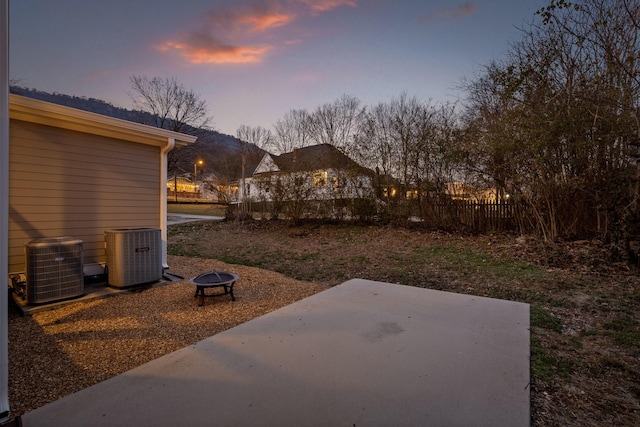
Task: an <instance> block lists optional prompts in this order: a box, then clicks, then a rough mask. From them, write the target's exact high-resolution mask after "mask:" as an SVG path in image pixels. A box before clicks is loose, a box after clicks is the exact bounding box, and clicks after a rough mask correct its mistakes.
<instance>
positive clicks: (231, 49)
mask: <svg viewBox="0 0 640 427" xmlns="http://www.w3.org/2000/svg"><path fill="white" fill-rule="evenodd" d="M160 50H161V51H169V50H176V51H178V52H180V54H181V55H182V56H184V57H185V58H187V59H188V60H189V62H191V63H193V64H248V63H257V62H261V61H262V60H263V59H264V56H265V55H266V54H267V52H268V51H269V50H271V47H270V46H251V45H231V44H225V43H221V42H219V41H218V40H215V39H214V38H213V37H211V36H210V35H208V34H205V33H192V34H190V35H189V36H187V37H186V39H185V40H184V41H181V42H174V41H169V42H166V43H165V44H163V45H162V46H160Z"/></svg>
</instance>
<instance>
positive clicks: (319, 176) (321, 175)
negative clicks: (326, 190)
mask: <svg viewBox="0 0 640 427" xmlns="http://www.w3.org/2000/svg"><path fill="white" fill-rule="evenodd" d="M325 185H327V172H326V171H324V172H316V173H314V174H313V186H314V187H324V186H325Z"/></svg>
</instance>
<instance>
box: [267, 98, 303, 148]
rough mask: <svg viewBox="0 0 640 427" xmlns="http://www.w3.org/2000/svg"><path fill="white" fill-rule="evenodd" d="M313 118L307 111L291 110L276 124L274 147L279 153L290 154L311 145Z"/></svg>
mask: <svg viewBox="0 0 640 427" xmlns="http://www.w3.org/2000/svg"><path fill="white" fill-rule="evenodd" d="M310 119H311V116H310V114H309V112H308V111H307V110H304V109H302V110H296V109H292V110H289V111H288V112H287V113H286V114H285V116H284V117H283V118H282V119H280V120H278V121H277V122H276V123H275V124H274V126H273V127H274V129H275V136H274V139H273V143H274V144H273V146H274V149H275V151H276V152H277V153H279V154H283V153H289V152H291V151H293V149H294V148H303V147H307V146H309V145H311V123H310Z"/></svg>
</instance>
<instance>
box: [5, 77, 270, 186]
mask: <svg viewBox="0 0 640 427" xmlns="http://www.w3.org/2000/svg"><path fill="white" fill-rule="evenodd" d="M10 92H11V93H14V94H16V95H21V96H25V97H28V98H33V99H39V100H41V101H46V102H51V103H53V104H58V105H64V106H66V107H71V108H77V109H79V110H83V111H89V112H91V113H97V114H102V115H104V116H109V117H115V118H118V119H122V120H128V121H130V122H135V123H153V122H154V120H153V119H152V116H151V115H150V114H149V113H146V112H144V111H136V110H127V109H125V108H120V107H116V106H114V105H112V104H109V103H108V102H105V101H102V100H100V99H96V98H86V97H79V96H71V95H64V94H61V93H49V92H44V91H40V90H37V89H29V88H23V87H19V86H11V87H10ZM189 133H190V134H192V135H196V136H198V140H197V141H196V142H195V143H194V144H191V145H190V146H187V147H184V148H181V149H178V150H174V151H172V152H170V159H169V176H173V174H174V173H175V174H176V175H189V174H193V165H194V164H195V163H196V161H197V160H203V162H204V164H203V165H202V166H199V167H198V174H205V175H206V174H211V173H213V174H215V175H216V176H218V177H220V178H222V179H227V180H234V179H237V178H239V177H241V175H242V166H241V165H242V157H241V152H242V147H246V150H245V152H248V153H250V155H249V156H248V157H249V158H248V164H247V166H246V167H245V171H246V173H247V174H250V173H251V172H252V171H253V169H255V166H256V165H257V163H258V162H259V161H260V159H261V158H262V156H263V155H264V153H266V151H264V150H262V149H260V148H258V147H256V146H255V145H253V144H249V143H247V142H245V141H241V140H239V139H238V138H236V137H234V136H231V135H226V134H223V133H220V132H216V131H215V130H208V129H196V128H193V129H191V131H190V132H189ZM256 159H257V160H256Z"/></svg>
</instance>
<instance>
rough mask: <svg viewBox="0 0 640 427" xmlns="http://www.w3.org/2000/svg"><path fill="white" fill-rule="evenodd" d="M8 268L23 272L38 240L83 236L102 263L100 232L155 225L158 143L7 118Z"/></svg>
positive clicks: (88, 256) (92, 257) (91, 258)
mask: <svg viewBox="0 0 640 427" xmlns="http://www.w3.org/2000/svg"><path fill="white" fill-rule="evenodd" d="M10 134H11V144H10V147H9V165H10V169H9V176H10V179H9V272H18V271H24V270H25V265H24V247H25V245H26V244H27V243H28V242H29V241H31V240H33V239H36V238H41V237H59V236H72V237H76V238H78V239H81V240H82V241H83V242H84V260H85V263H91V262H104V261H105V250H104V231H105V230H106V229H111V228H140V227H151V228H159V227H160V224H161V221H160V197H161V196H160V191H159V183H160V179H161V178H160V148H159V147H158V146H153V145H146V144H139V143H134V142H127V141H122V140H118V139H113V138H107V137H101V136H96V135H91V134H87V133H83V132H76V131H71V130H65V129H60V128H54V127H50V126H45V125H39V124H33V123H27V122H23V121H20V120H11V128H10Z"/></svg>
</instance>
